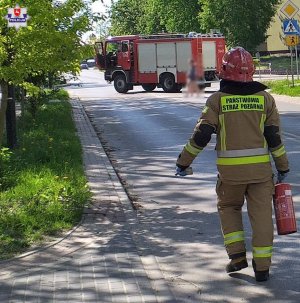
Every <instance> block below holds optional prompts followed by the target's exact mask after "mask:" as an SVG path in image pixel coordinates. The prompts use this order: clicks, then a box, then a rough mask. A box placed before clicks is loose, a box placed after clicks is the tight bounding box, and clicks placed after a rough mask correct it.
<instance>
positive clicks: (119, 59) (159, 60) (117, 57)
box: [95, 33, 225, 93]
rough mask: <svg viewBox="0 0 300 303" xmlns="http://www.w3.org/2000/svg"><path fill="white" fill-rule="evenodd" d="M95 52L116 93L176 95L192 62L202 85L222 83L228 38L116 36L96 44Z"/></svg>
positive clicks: (177, 35) (195, 34)
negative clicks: (135, 89)
mask: <svg viewBox="0 0 300 303" xmlns="http://www.w3.org/2000/svg"><path fill="white" fill-rule="evenodd" d="M95 50H96V61H97V66H98V67H99V69H100V70H104V78H105V80H106V81H108V82H109V83H111V82H113V83H114V87H115V89H116V91H117V92H119V93H127V92H128V90H132V89H133V87H134V86H136V85H141V86H142V87H143V89H144V90H145V91H148V92H150V91H153V90H154V89H155V88H156V87H162V88H163V90H164V91H165V92H167V93H173V92H179V91H180V90H181V89H182V87H183V86H184V85H185V83H186V74H187V71H188V69H189V61H190V60H191V59H193V60H194V62H196V64H197V67H198V71H197V73H198V76H199V81H200V83H202V85H203V83H206V85H205V86H210V83H211V82H213V81H218V80H219V79H218V73H219V71H220V68H221V66H222V57H223V55H224V53H225V38H224V36H223V35H221V34H198V33H189V34H156V35H148V36H146V35H145V36H144V35H128V36H116V37H108V38H107V39H106V40H105V41H103V42H96V44H95Z"/></svg>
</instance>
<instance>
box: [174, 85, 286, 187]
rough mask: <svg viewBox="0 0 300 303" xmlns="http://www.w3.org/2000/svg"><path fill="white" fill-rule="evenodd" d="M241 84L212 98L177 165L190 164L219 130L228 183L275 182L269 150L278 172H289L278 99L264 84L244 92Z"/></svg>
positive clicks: (221, 172)
mask: <svg viewBox="0 0 300 303" xmlns="http://www.w3.org/2000/svg"><path fill="white" fill-rule="evenodd" d="M239 85H243V84H241V83H238V84H233V85H232V86H231V87H230V86H229V87H230V89H229V91H226V90H225V92H224V91H219V92H216V93H214V94H213V95H211V96H210V97H209V98H208V100H207V102H206V106H205V108H204V110H203V112H202V115H201V117H200V119H199V120H198V123H197V125H196V127H195V129H194V133H193V135H192V137H191V139H190V140H189V142H188V143H187V144H186V145H185V147H184V149H183V150H182V152H181V154H180V156H179V157H178V160H177V165H181V166H189V165H190V164H191V163H192V161H193V160H194V158H195V157H196V156H197V155H198V154H199V153H200V152H201V151H202V150H203V148H204V147H205V145H206V144H207V142H208V141H209V140H210V136H211V134H212V133H213V132H215V133H216V134H217V144H216V151H217V167H218V171H219V175H220V179H221V180H223V181H224V182H227V183H232V184H244V183H249V182H252V183H255V182H264V181H267V180H269V179H271V178H272V167H271V163H270V153H269V152H271V155H272V157H273V160H274V161H275V166H276V168H277V170H280V171H286V170H288V169H289V168H288V160H287V156H286V151H285V148H284V145H283V143H282V140H281V135H280V121H279V114H278V111H277V108H276V104H275V101H274V99H273V97H272V96H271V95H270V94H269V93H268V92H266V91H264V89H261V86H262V87H263V85H261V84H260V83H258V82H253V83H246V84H244V85H245V86H246V89H244V87H242V90H241V89H240V87H239ZM235 87H236V88H237V89H236V90H237V92H238V93H236V94H235V93H234V90H235ZM248 87H249V89H248ZM253 87H254V89H253ZM258 88H259V89H258ZM248 91H249V92H251V93H250V94H246V93H247V92H248Z"/></svg>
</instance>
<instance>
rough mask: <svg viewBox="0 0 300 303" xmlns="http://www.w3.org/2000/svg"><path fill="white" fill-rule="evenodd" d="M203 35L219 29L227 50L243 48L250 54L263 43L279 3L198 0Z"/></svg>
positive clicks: (274, 0)
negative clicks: (237, 47) (205, 32)
mask: <svg viewBox="0 0 300 303" xmlns="http://www.w3.org/2000/svg"><path fill="white" fill-rule="evenodd" d="M199 2H200V4H201V5H202V11H201V13H200V14H199V18H200V23H201V26H202V28H203V30H204V31H208V30H210V29H212V28H217V29H220V30H221V32H222V33H223V34H224V35H225V37H226V41H227V44H228V46H229V47H233V46H242V47H244V48H245V49H247V50H249V51H255V49H256V47H257V46H258V45H259V44H260V43H262V42H264V41H265V39H266V31H267V29H268V27H269V25H270V22H271V20H272V18H273V16H274V15H275V12H276V10H277V6H278V4H280V3H281V0H268V1H266V0H247V1H240V0H230V1H229V0H199Z"/></svg>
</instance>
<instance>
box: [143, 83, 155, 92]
mask: <svg viewBox="0 0 300 303" xmlns="http://www.w3.org/2000/svg"><path fill="white" fill-rule="evenodd" d="M142 88H143V89H144V90H145V91H146V92H152V91H153V90H154V89H155V88H156V84H152V83H147V84H142Z"/></svg>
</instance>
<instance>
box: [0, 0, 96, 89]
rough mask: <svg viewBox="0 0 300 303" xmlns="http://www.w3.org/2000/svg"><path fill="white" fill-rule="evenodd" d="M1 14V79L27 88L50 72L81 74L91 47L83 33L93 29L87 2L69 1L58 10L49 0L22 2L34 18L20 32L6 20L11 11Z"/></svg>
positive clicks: (81, 0)
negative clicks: (74, 72)
mask: <svg viewBox="0 0 300 303" xmlns="http://www.w3.org/2000/svg"><path fill="white" fill-rule="evenodd" d="M7 2H8V3H7V4H8V5H7V6H6V7H5V8H3V7H1V8H3V9H1V10H0V20H1V21H0V30H1V32H0V79H4V80H6V81H10V82H12V83H14V84H21V85H22V84H23V83H24V82H25V83H26V82H30V81H28V80H29V78H30V77H32V76H38V75H42V74H45V73H48V72H66V71H79V61H80V59H81V58H82V57H85V56H84V53H85V52H86V51H88V50H87V47H86V46H84V45H82V43H81V37H82V35H83V33H84V32H85V31H87V30H89V29H90V25H91V24H90V14H89V9H88V7H87V6H86V5H85V4H84V1H83V0H67V1H65V2H64V4H63V5H61V6H59V7H54V6H53V5H52V1H49V0H40V1H35V0H27V1H26V3H25V2H24V3H22V1H19V4H20V6H21V7H22V6H23V7H25V6H26V7H27V12H28V14H29V16H30V17H31V18H30V20H29V21H28V27H24V28H21V29H19V30H18V31H16V29H15V28H8V27H7V21H6V20H5V19H4V18H3V17H4V16H5V15H6V14H7V8H8V7H14V6H15V2H13V1H7Z"/></svg>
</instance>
